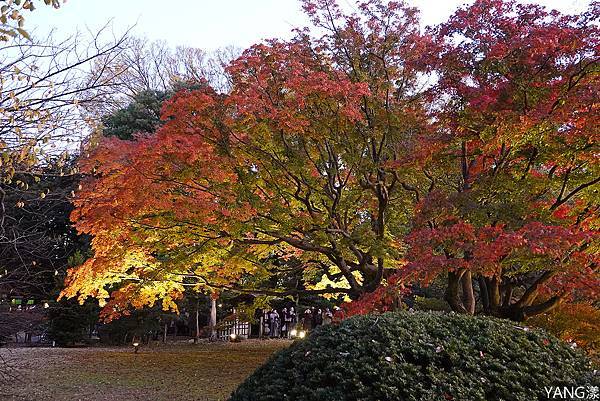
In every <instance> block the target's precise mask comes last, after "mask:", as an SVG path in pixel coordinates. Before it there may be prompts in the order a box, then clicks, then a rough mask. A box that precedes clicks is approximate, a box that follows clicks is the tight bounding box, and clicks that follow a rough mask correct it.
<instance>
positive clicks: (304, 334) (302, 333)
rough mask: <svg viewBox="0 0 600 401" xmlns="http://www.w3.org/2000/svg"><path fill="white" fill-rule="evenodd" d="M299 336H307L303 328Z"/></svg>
mask: <svg viewBox="0 0 600 401" xmlns="http://www.w3.org/2000/svg"><path fill="white" fill-rule="evenodd" d="M298 337H299V338H304V337H306V331H304V330H302V331H301V332H300V333H298Z"/></svg>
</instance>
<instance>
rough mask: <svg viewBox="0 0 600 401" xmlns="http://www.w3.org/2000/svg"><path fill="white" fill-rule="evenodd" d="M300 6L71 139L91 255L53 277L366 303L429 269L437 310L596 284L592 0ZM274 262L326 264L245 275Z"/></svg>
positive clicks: (540, 304) (119, 299) (83, 285)
mask: <svg viewBox="0 0 600 401" xmlns="http://www.w3.org/2000/svg"><path fill="white" fill-rule="evenodd" d="M303 4H304V9H305V11H306V12H307V13H308V15H309V16H310V18H311V19H312V22H313V24H314V26H315V27H317V28H318V29H316V30H313V31H311V30H309V29H306V30H300V31H298V32H297V36H296V37H295V38H294V39H293V40H290V41H281V40H271V41H267V42H265V43H262V44H258V45H255V46H252V47H251V48H249V49H247V50H246V51H245V52H244V53H243V54H242V56H241V57H240V58H238V59H236V60H235V61H233V62H232V63H231V64H230V65H229V66H228V68H227V70H226V71H227V73H228V74H229V78H228V79H229V82H230V83H231V87H230V90H229V91H228V92H227V93H223V92H219V91H216V90H214V89H213V88H211V87H210V86H209V85H204V87H201V88H199V89H196V90H181V91H179V92H178V93H177V94H176V95H175V96H174V97H173V98H171V99H170V100H169V101H168V102H166V104H165V105H164V107H163V111H162V120H163V125H162V126H160V127H159V128H158V129H157V131H156V133H154V134H152V135H147V136H146V137H140V138H139V139H138V140H137V141H135V142H127V141H121V140H118V139H107V140H104V141H102V142H101V143H100V145H99V146H97V147H96V148H95V149H92V150H91V151H90V156H89V157H88V158H86V159H85V160H83V161H82V164H81V168H82V170H83V171H84V172H85V174H87V177H88V178H87V179H86V181H85V183H84V185H83V190H82V191H80V192H79V193H78V195H77V198H76V200H75V203H76V209H75V211H74V212H73V214H72V219H73V221H74V222H75V225H76V227H77V229H78V230H79V231H80V232H82V233H87V234H91V235H92V236H93V237H94V239H93V248H94V252H95V254H94V257H93V258H91V259H90V260H88V261H87V262H86V263H85V264H83V265H82V266H80V267H78V268H76V269H73V270H71V272H70V273H69V277H68V279H67V283H68V287H67V288H66V290H65V291H64V292H63V295H65V296H78V297H80V299H84V298H86V297H87V296H96V297H99V298H102V299H108V298H110V299H111V300H110V303H109V304H108V305H107V308H106V310H105V313H106V314H107V316H114V315H115V314H117V315H118V314H119V313H123V312H124V310H125V308H126V307H127V305H129V304H132V305H133V306H142V305H146V304H153V303H154V302H156V300H157V299H158V298H162V299H163V306H164V307H166V308H169V307H171V306H173V305H174V300H176V299H177V298H179V297H180V296H181V294H182V293H183V289H184V288H185V287H191V288H194V289H198V290H203V291H220V290H223V289H230V290H236V291H249V292H254V293H264V294H268V295H274V294H275V295H280V296H281V295H289V294H298V293H299V292H303V291H311V292H313V293H316V294H325V293H336V294H347V295H349V296H350V297H351V298H353V299H357V298H360V297H362V299H363V301H365V300H368V301H367V302H369V303H371V304H377V305H381V307H382V308H385V302H388V301H389V300H391V302H397V296H395V295H394V293H395V294H397V293H398V292H399V291H400V290H402V287H403V285H404V284H406V283H407V282H408V281H409V280H416V281H418V282H419V283H425V284H426V283H427V282H429V281H430V280H431V279H433V278H434V277H437V276H440V275H446V276H447V279H448V285H447V291H446V300H447V301H448V303H449V304H450V305H451V307H452V308H453V309H454V310H456V311H458V312H464V313H474V312H475V310H476V308H477V304H476V303H477V300H478V299H479V300H480V302H481V308H480V309H482V310H483V311H484V312H485V313H489V314H493V315H496V316H502V317H509V318H512V319H516V320H522V319H526V318H527V317H529V316H532V315H535V314H538V313H543V312H545V311H548V310H551V309H552V308H555V307H556V306H557V305H559V304H560V303H561V302H563V301H564V300H566V299H569V298H582V299H589V298H590V297H594V296H596V295H597V294H596V291H597V288H600V287H599V286H598V274H597V266H598V264H597V257H598V252H597V250H598V244H597V237H598V236H597V231H595V230H597V211H598V206H597V205H598V204H599V203H600V202H598V195H597V189H596V188H595V186H594V185H595V184H597V182H598V179H599V178H598V175H599V172H598V163H597V157H596V156H595V155H596V154H597V145H596V142H597V140H596V139H597V138H596V137H597V128H596V127H597V126H598V121H597V119H598V116H597V102H596V101H595V99H597V98H598V96H597V95H598V93H597V91H598V81H597V80H598V75H597V68H598V63H597V60H598V58H597V40H598V29H597V27H596V25H595V24H596V19H597V16H598V13H597V12H595V11H597V4H596V5H592V8H591V9H590V11H589V12H587V13H583V14H581V15H578V16H564V15H561V14H559V13H557V12H546V11H545V10H544V9H543V8H541V7H539V6H520V5H516V4H515V3H514V2H511V1H501V0H479V1H477V2H475V3H474V4H473V5H472V6H470V7H467V8H463V9H460V10H459V11H458V12H457V14H456V15H455V16H453V17H452V18H451V19H450V20H449V21H448V22H447V23H445V24H442V25H440V26H438V27H434V28H433V29H432V30H431V31H430V32H428V33H427V34H425V35H422V34H421V33H420V29H419V27H418V21H417V11H416V10H415V9H412V8H409V7H406V6H405V5H403V4H400V3H396V2H389V3H388V2H384V1H378V0H372V1H366V2H363V3H361V4H360V6H359V8H358V11H357V13H355V14H350V15H346V14H344V13H343V12H342V10H341V9H340V7H339V6H338V5H337V3H336V2H334V1H331V0H315V1H308V0H307V1H304V2H303ZM594 7H596V8H594ZM315 32H320V33H321V36H316V34H315ZM556 38H557V39H556ZM281 261H290V263H289V264H288V263H281ZM293 261H299V266H300V268H301V269H302V271H303V273H304V276H311V277H325V279H326V280H325V281H324V282H323V283H322V285H320V286H316V287H314V286H301V288H291V289H285V290H284V289H281V288H279V289H278V288H265V286H264V283H265V282H268V281H269V277H272V274H273V270H274V269H272V268H271V267H272V266H273V265H278V266H279V267H285V266H286V265H287V267H289V266H290V265H291V263H292V262H293ZM275 262H276V263H275ZM275 270H276V269H275ZM359 306H360V305H359ZM356 309H357V310H364V309H365V308H361V307H358V308H356Z"/></svg>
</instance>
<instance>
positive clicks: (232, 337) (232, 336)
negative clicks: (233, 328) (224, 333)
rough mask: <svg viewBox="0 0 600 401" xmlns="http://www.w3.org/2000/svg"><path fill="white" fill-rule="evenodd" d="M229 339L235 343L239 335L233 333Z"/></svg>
mask: <svg viewBox="0 0 600 401" xmlns="http://www.w3.org/2000/svg"><path fill="white" fill-rule="evenodd" d="M229 338H231V339H232V340H234V341H235V339H236V338H237V335H236V334H234V333H231V334H230V335H229Z"/></svg>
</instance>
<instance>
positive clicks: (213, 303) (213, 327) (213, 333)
mask: <svg viewBox="0 0 600 401" xmlns="http://www.w3.org/2000/svg"><path fill="white" fill-rule="evenodd" d="M210 338H211V340H214V339H216V338H217V300H216V299H215V298H213V297H210Z"/></svg>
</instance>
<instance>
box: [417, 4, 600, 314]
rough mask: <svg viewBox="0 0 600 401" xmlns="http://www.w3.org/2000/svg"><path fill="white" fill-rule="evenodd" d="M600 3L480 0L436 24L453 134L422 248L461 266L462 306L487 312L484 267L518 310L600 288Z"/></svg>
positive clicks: (436, 167) (455, 273) (438, 269)
mask: <svg viewBox="0 0 600 401" xmlns="http://www.w3.org/2000/svg"><path fill="white" fill-rule="evenodd" d="M597 7H598V3H596V4H594V5H592V7H591V8H590V10H589V12H587V13H583V14H581V15H575V16H571V15H561V14H559V13H558V12H555V11H552V12H549V11H547V10H545V9H544V8H543V7H541V6H537V5H520V4H518V3H515V2H512V1H501V0H487V1H478V2H476V3H475V4H474V5H473V6H471V7H468V8H463V9H460V10H459V11H457V12H456V14H455V15H454V16H452V17H451V18H450V19H449V21H448V22H446V23H444V24H442V25H440V26H438V27H436V28H435V29H434V30H433V32H432V34H433V37H434V42H435V46H436V47H435V51H434V54H433V61H432V63H431V64H432V67H433V68H434V70H435V71H436V72H437V74H438V76H439V82H438V83H437V84H436V85H435V87H434V88H433V89H432V90H431V95H432V97H433V98H436V99H442V100H441V101H437V102H435V103H434V104H433V106H434V107H435V108H436V111H435V113H434V114H435V116H436V123H435V125H436V126H437V131H438V132H440V133H443V135H444V138H443V140H442V141H441V144H442V145H443V146H441V147H440V148H439V151H438V152H435V153H434V158H433V159H431V161H430V162H428V164H427V167H426V168H427V170H428V171H429V172H430V176H431V177H432V178H431V186H430V187H429V188H428V191H427V192H426V193H424V194H422V197H423V200H422V201H421V202H420V203H419V206H418V208H417V213H416V215H415V221H414V223H415V225H414V227H413V230H412V232H411V234H410V235H409V237H408V243H409V244H410V252H409V253H408V257H409V259H410V265H409V266H410V268H411V269H414V270H415V271H418V272H419V273H421V274H422V275H423V276H425V277H426V278H427V277H431V276H434V275H437V274H440V273H446V272H447V274H448V289H447V292H446V299H447V300H448V302H449V303H450V305H451V306H452V308H453V309H454V310H456V311H462V312H469V313H473V312H474V308H475V294H474V290H473V279H474V278H476V280H477V287H478V290H479V299H480V300H481V302H482V307H483V309H484V310H485V311H486V312H488V313H492V314H495V315H499V316H505V317H511V318H514V319H524V318H526V317H528V316H531V315H534V314H538V313H541V312H545V311H547V310H550V309H552V308H554V307H556V306H557V305H558V304H559V303H560V302H562V301H564V300H567V299H570V298H572V297H573V296H574V295H575V294H577V296H579V297H581V296H587V297H589V298H588V299H594V298H597V295H598V294H597V291H598V289H599V288H600V282H599V281H598V279H599V276H598V272H597V270H598V241H597V239H598V236H597V229H598V205H600V197H599V195H598V186H597V183H598V182H599V181H600V169H599V164H598V139H599V136H598V126H599V120H598V98H599V85H598V83H599V81H598V72H599V65H598V45H599V42H598V39H599V36H598V34H599V30H598V25H597V22H598V13H597ZM461 287H462V290H461ZM461 295H462V299H461Z"/></svg>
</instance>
